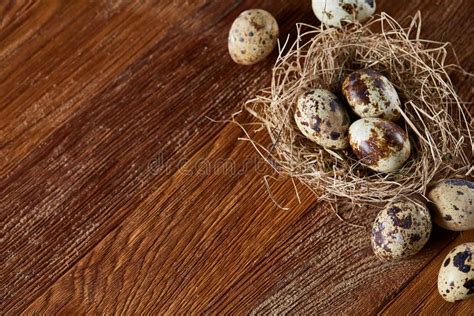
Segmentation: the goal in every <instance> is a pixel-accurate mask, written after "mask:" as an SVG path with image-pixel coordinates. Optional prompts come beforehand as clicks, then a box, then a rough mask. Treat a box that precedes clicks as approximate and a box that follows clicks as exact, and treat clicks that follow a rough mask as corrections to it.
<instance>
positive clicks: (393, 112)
mask: <svg viewBox="0 0 474 316" xmlns="http://www.w3.org/2000/svg"><path fill="white" fill-rule="evenodd" d="M342 93H343V94H344V96H345V98H346V100H347V103H349V105H350V106H351V107H352V109H353V110H354V112H355V113H356V114H357V115H359V116H360V117H379V118H383V119H386V120H390V121H396V120H397V119H399V118H400V111H399V108H400V99H399V97H398V93H397V90H395V87H394V86H393V84H392V83H391V82H390V81H389V80H388V79H387V78H386V77H385V76H383V75H382V74H380V73H378V72H376V71H373V70H370V69H365V70H357V71H354V72H353V73H351V74H350V75H348V76H347V77H346V78H345V80H344V82H343V84H342Z"/></svg>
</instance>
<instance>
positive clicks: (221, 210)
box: [26, 126, 449, 314]
mask: <svg viewBox="0 0 474 316" xmlns="http://www.w3.org/2000/svg"><path fill="white" fill-rule="evenodd" d="M238 136H242V134H241V132H240V131H239V130H238V129H236V128H235V127H233V126H227V127H226V128H225V129H224V130H223V131H222V132H221V133H219V135H218V137H217V138H216V140H215V141H214V142H211V143H210V144H209V145H208V146H206V147H205V148H203V149H202V150H201V151H199V152H198V153H197V155H196V156H195V157H193V158H192V159H191V160H190V161H189V162H188V163H187V164H186V165H185V166H184V167H183V169H182V170H180V171H178V172H177V173H176V174H175V175H174V176H173V177H172V178H171V179H170V180H169V182H167V183H165V184H164V185H163V186H162V187H160V188H157V189H156V191H155V192H154V193H153V194H151V195H150V196H148V198H147V199H146V200H145V201H144V202H143V203H142V204H141V205H139V206H138V207H137V211H136V212H133V214H131V216H129V217H128V218H127V219H126V220H125V221H124V222H123V224H122V225H121V226H120V229H117V230H114V232H113V233H111V234H109V236H107V238H106V239H104V240H103V241H102V242H101V243H100V244H99V245H98V247H96V248H95V249H94V251H93V252H91V253H89V254H87V255H86V256H85V257H84V258H83V259H81V260H80V261H79V263H78V264H77V265H75V266H74V268H73V269H72V270H70V271H69V272H68V273H67V274H65V275H64V276H63V277H62V278H61V279H60V280H59V281H58V282H56V283H55V285H54V286H53V287H51V288H50V289H49V290H48V291H46V292H45V294H44V295H42V296H41V297H40V298H38V299H37V300H36V301H35V302H34V303H33V304H32V305H31V306H30V307H29V309H27V310H26V312H27V313H48V314H49V313H67V312H72V311H74V310H75V307H76V306H81V308H82V309H83V310H85V311H87V312H91V313H97V312H100V311H103V310H111V311H114V312H119V313H127V312H132V311H133V312H134V313H152V312H159V313H169V314H175V313H178V312H179V311H183V310H185V311H189V312H192V313H196V314H197V313H212V314H226V313H233V314H239V313H245V312H248V311H249V310H254V311H255V312H262V313H275V312H294V313H296V314H300V313H313V312H315V313H319V312H323V311H324V310H327V309H328V308H331V307H332V310H333V311H334V312H342V311H346V312H351V311H352V312H369V311H372V310H373V308H374V303H373V302H382V301H384V300H387V299H388V298H390V297H391V296H393V295H395V293H396V292H397V290H398V289H399V288H400V287H401V286H402V285H403V283H405V282H407V281H408V280H409V279H410V277H412V276H413V275H414V274H415V273H417V272H418V271H419V270H420V269H421V268H422V267H423V266H424V265H425V264H426V263H427V262H428V261H429V260H431V258H432V257H434V256H435V255H436V254H437V253H438V251H439V249H438V248H439V247H442V246H443V245H444V244H445V243H446V241H447V240H449V234H437V235H436V239H434V240H433V241H432V243H431V245H430V247H428V248H427V249H426V250H425V251H424V252H423V253H422V254H421V255H419V256H417V257H416V258H414V259H411V260H407V261H404V262H401V263H396V264H391V263H388V264H383V263H381V262H379V261H378V260H376V259H375V258H374V256H373V255H372V251H371V248H370V243H369V242H368V240H369V237H368V231H367V229H361V228H355V227H351V226H348V225H345V224H343V223H342V222H340V221H338V220H336V219H335V218H334V216H333V214H332V213H331V211H330V210H329V209H327V208H323V207H317V208H315V207H314V198H312V197H311V193H310V192H308V191H307V190H302V191H301V193H302V199H303V201H304V204H303V205H301V206H300V207H294V208H292V209H291V210H290V211H283V210H279V209H276V208H275V206H273V207H269V205H272V203H271V200H270V198H269V197H268V195H267V194H265V190H264V188H263V186H262V183H261V176H262V173H261V172H258V170H259V169H258V168H256V167H255V165H254V164H255V163H256V160H253V159H252V160H250V164H248V162H246V161H245V159H242V157H248V156H252V148H250V147H249V146H247V144H243V143H240V144H236V143H235V140H236V138H237V137H238ZM229 140H233V141H229ZM203 161H209V162H210V166H212V165H213V164H214V163H215V162H218V161H226V162H232V164H235V166H236V168H235V170H241V169H242V168H243V167H244V166H246V165H247V164H248V167H250V168H248V167H247V168H248V170H247V171H246V172H245V173H244V174H239V173H237V174H235V173H232V172H230V173H228V172H225V173H224V174H221V173H220V172H214V170H215V169H214V168H210V169H209V170H210V171H211V172H204V173H203V174H200V172H199V170H200V166H201V164H202V162H203ZM217 170H219V169H217ZM193 171H194V172H193ZM201 171H202V170H201ZM267 172H268V170H267ZM190 174H192V176H191V178H193V179H195V180H194V181H192V182H190V181H189V178H190ZM274 195H275V197H276V198H277V199H278V200H279V201H282V203H283V204H284V205H286V204H290V205H291V204H293V205H294V204H296V203H295V202H296V201H295V194H294V191H293V188H292V184H291V182H289V181H285V182H281V183H277V185H276V186H275V188H274ZM256 201H258V204H256ZM260 201H261V202H260ZM312 204H313V205H312ZM196 206H198V207H196ZM305 210H306V211H305ZM190 212H196V213H197V214H195V215H194V214H190ZM373 212H374V210H373V211H372V212H371V214H372V216H373ZM372 216H364V217H360V216H355V215H354V214H353V216H352V217H353V220H355V221H356V223H358V224H362V225H364V226H369V225H370V224H371V218H372ZM190 218H192V220H189V219H190ZM374 287H378V288H384V291H374V290H373V288H374ZM355 297H356V298H355ZM354 299H357V300H358V301H359V302H360V305H353V300H354ZM117 302H121V303H122V305H120V304H117ZM236 302H239V303H238V304H236Z"/></svg>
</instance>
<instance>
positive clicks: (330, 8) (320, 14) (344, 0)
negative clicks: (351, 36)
mask: <svg viewBox="0 0 474 316" xmlns="http://www.w3.org/2000/svg"><path fill="white" fill-rule="evenodd" d="M312 5H313V11H314V14H315V15H316V17H317V18H318V20H319V21H321V22H322V23H324V24H326V25H329V26H336V27H341V26H342V25H343V24H344V23H346V22H349V23H351V22H354V21H358V22H363V21H365V20H367V19H368V18H369V17H370V16H371V15H373V14H374V12H375V0H313V2H312Z"/></svg>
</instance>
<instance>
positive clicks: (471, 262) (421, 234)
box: [371, 179, 474, 302]
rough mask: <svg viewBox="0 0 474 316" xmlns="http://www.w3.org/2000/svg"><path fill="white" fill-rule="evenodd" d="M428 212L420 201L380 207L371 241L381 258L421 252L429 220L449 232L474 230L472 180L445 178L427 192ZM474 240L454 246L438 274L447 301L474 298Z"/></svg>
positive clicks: (390, 259)
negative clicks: (381, 208)
mask: <svg viewBox="0 0 474 316" xmlns="http://www.w3.org/2000/svg"><path fill="white" fill-rule="evenodd" d="M428 198H429V200H430V204H429V205H430V206H431V207H430V210H431V214H430V211H429V210H428V207H427V205H426V204H425V203H423V202H422V201H421V200H417V201H412V200H407V199H405V200H403V199H402V200H400V201H398V202H396V203H392V204H390V205H389V206H387V207H386V208H384V209H383V210H381V211H380V212H379V213H378V215H377V217H376V218H375V221H374V224H373V226H372V235H371V243H372V248H373V250H374V253H375V255H376V256H377V257H378V258H380V259H381V260H385V261H396V260H400V259H403V258H407V257H409V256H412V255H414V254H416V253H417V252H418V251H420V250H421V249H422V248H423V247H424V245H425V244H426V242H427V241H428V239H429V236H430V233H431V228H432V219H433V222H434V223H435V224H437V225H438V226H440V227H442V228H444V229H447V230H452V231H466V230H470V229H474V205H473V201H474V182H471V181H468V180H464V179H446V180H443V181H441V182H439V183H438V184H436V185H435V186H434V187H433V188H432V189H431V190H430V191H429V192H428ZM473 253H474V243H472V242H470V243H464V244H461V245H458V246H456V247H455V248H454V249H452V250H451V252H450V253H449V254H448V255H447V256H446V258H445V260H444V261H443V264H442V265H441V268H440V270H439V273H438V291H439V293H440V295H441V296H442V297H443V298H444V299H445V300H446V301H448V302H455V301H459V300H464V299H467V298H471V297H474V258H473Z"/></svg>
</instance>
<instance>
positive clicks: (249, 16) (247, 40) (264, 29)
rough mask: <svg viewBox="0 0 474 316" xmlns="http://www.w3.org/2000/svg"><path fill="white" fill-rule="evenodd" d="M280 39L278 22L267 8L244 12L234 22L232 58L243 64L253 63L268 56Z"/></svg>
mask: <svg viewBox="0 0 474 316" xmlns="http://www.w3.org/2000/svg"><path fill="white" fill-rule="evenodd" d="M277 40H278V24H277V21H276V20H275V18H274V17H273V16H272V15H271V14H270V13H268V12H267V11H265V10H261V9H252V10H247V11H244V12H242V13H241V14H240V15H239V16H238V17H237V18H236V19H235V21H234V23H232V27H231V28H230V31H229V38H228V46H229V53H230V56H231V57H232V59H233V60H234V61H235V62H236V63H238V64H241V65H252V64H255V63H257V62H259V61H261V60H263V59H265V57H267V56H268V55H269V54H270V53H271V52H272V50H273V49H274V48H275V45H276V43H277Z"/></svg>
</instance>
